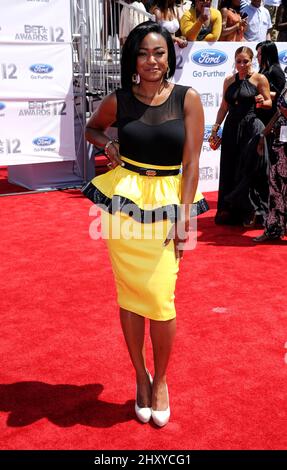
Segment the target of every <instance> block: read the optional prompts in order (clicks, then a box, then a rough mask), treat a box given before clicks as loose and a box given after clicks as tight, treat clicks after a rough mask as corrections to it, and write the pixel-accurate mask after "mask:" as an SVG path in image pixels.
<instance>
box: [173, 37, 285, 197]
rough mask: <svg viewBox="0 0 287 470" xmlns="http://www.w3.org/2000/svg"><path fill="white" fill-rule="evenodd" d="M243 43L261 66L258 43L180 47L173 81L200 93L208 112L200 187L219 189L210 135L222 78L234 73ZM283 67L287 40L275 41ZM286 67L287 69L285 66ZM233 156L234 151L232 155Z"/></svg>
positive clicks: (218, 103) (221, 43)
mask: <svg viewBox="0 0 287 470" xmlns="http://www.w3.org/2000/svg"><path fill="white" fill-rule="evenodd" d="M242 45H246V46H248V47H250V48H251V49H252V50H253V52H254V69H255V70H258V63H257V60H256V43H252V42H249V43H238V42H230V43H227V42H215V43H212V44H211V43H207V42H194V43H189V44H188V46H187V47H186V48H184V49H179V48H177V51H176V52H177V67H176V73H175V76H174V81H175V82H176V83H180V84H182V85H189V86H191V87H193V88H194V89H195V90H196V91H197V92H198V93H199V94H200V97H201V101H202V104H203V107H204V115H205V133H204V142H203V146H202V152H201V156H200V184H199V186H200V189H201V190H202V191H205V192H206V191H216V190H217V189H218V181H219V160H220V148H219V149H218V150H216V151H214V150H211V149H210V147H209V144H208V138H209V136H210V133H211V127H212V124H214V123H215V120H216V115H217V111H218V109H219V106H220V103H221V99H222V90H223V82H224V79H225V77H226V76H228V75H230V74H232V73H234V71H235V68H234V53H235V51H236V49H237V48H238V47H240V46H242ZM276 45H277V48H278V52H279V60H280V64H281V67H282V69H283V70H284V71H285V73H286V72H287V44H286V43H283V42H282V43H280V42H279V43H276ZM285 68H286V70H285ZM230 158H232V155H230Z"/></svg>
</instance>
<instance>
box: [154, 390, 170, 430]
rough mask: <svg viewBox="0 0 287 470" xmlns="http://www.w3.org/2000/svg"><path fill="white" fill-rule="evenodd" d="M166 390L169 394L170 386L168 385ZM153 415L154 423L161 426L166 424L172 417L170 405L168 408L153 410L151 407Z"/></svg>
mask: <svg viewBox="0 0 287 470" xmlns="http://www.w3.org/2000/svg"><path fill="white" fill-rule="evenodd" d="M166 391H167V394H168V388H167V386H166ZM151 416H152V419H153V422H154V424H156V425H157V426H159V427H161V428H162V427H163V426H165V425H166V424H167V423H168V422H169V418H170V407H169V405H168V407H167V409H166V410H153V409H151Z"/></svg>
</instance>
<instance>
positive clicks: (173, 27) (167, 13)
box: [150, 0, 187, 48]
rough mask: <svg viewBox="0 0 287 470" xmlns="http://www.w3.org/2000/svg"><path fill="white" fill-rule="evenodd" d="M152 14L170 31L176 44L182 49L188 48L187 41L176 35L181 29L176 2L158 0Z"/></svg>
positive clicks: (172, 0) (173, 0)
mask: <svg viewBox="0 0 287 470" xmlns="http://www.w3.org/2000/svg"><path fill="white" fill-rule="evenodd" d="M150 12H151V13H153V14H154V15H155V17H156V21H157V22H158V23H159V24H160V25H161V26H163V27H164V28H166V29H167V30H168V31H169V33H170V34H171V35H172V39H173V42H174V43H175V44H177V45H178V46H179V47H181V48H183V47H186V46H187V40H186V39H185V38H183V37H180V36H177V35H176V34H178V33H180V28H179V21H178V13H177V9H176V6H175V0H156V1H155V4H154V6H153V7H152V9H151V11H150Z"/></svg>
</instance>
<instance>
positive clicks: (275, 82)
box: [256, 41, 286, 126]
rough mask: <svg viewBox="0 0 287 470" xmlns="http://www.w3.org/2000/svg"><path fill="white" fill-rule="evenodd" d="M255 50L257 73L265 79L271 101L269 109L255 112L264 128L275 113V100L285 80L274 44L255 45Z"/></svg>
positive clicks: (262, 43) (268, 42)
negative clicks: (267, 83)
mask: <svg viewBox="0 0 287 470" xmlns="http://www.w3.org/2000/svg"><path fill="white" fill-rule="evenodd" d="M256 50H257V59H258V63H259V73H262V74H263V75H265V77H266V78H267V80H268V82H269V86H270V96H271V99H272V108H271V109H262V108H259V109H257V110H256V114H257V117H259V119H261V121H262V122H263V124H265V126H266V124H267V123H268V122H269V121H270V119H271V118H272V116H274V114H275V113H276V111H277V99H278V97H279V95H280V93H281V91H282V90H283V88H284V86H285V81H286V80H285V74H284V72H283V70H282V68H281V66H280V64H279V57H278V49H277V46H276V44H275V43H274V42H272V41H262V42H259V43H258V44H257V46H256Z"/></svg>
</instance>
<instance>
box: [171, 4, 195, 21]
mask: <svg viewBox="0 0 287 470" xmlns="http://www.w3.org/2000/svg"><path fill="white" fill-rule="evenodd" d="M191 5H192V2H191V1H188V0H176V2H175V6H176V9H177V15H178V19H179V20H181V18H182V15H183V14H184V12H185V11H188V10H190V7H191Z"/></svg>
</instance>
